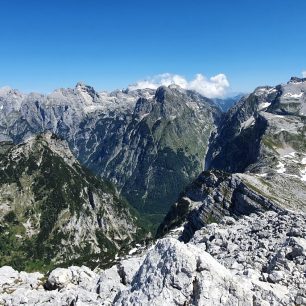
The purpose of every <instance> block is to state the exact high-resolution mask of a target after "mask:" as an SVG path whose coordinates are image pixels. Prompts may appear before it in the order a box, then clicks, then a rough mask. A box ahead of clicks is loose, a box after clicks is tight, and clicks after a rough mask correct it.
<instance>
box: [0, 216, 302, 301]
mask: <svg viewBox="0 0 306 306" xmlns="http://www.w3.org/2000/svg"><path fill="white" fill-rule="evenodd" d="M305 228H306V216H305V215H304V214H296V213H292V212H280V213H276V212H271V211H269V212H265V213H260V214H251V215H250V216H248V217H242V218H240V219H239V220H237V221H235V220H234V219H233V218H231V217H225V218H224V219H223V221H222V223H221V224H216V223H212V224H210V225H209V226H207V227H205V228H202V229H201V230H198V231H197V232H196V233H195V235H194V236H193V238H192V240H191V241H190V242H189V243H187V244H185V243H183V242H180V241H179V240H177V239H174V238H170V237H167V238H163V239H160V240H158V241H157V243H156V244H155V245H154V246H152V247H150V248H149V249H148V250H146V251H145V252H144V253H143V254H142V255H137V256H132V257H130V258H127V259H124V260H121V261H120V262H119V263H118V264H117V265H115V266H113V267H111V268H109V269H107V270H104V271H102V272H100V271H95V272H92V271H90V270H89V269H88V268H86V267H70V268H68V269H56V270H54V271H52V272H51V273H50V275H49V277H48V279H47V281H46V283H45V285H44V287H45V288H46V289H49V290H46V289H43V287H42V286H37V285H36V286H34V287H33V288H28V287H27V289H25V288H24V285H23V284H20V285H19V283H18V282H15V281H14V280H15V279H16V278H18V275H21V273H23V272H21V273H18V272H16V271H14V270H12V269H11V268H8V267H5V268H2V269H0V282H2V283H4V282H6V287H5V289H4V290H3V291H2V293H1V294H0V303H2V304H4V305H19V304H18V303H17V302H16V301H18V302H19V301H20V299H21V298H23V299H24V300H25V299H26V301H25V302H24V303H27V305H76V306H77V305H117V306H119V305H121V306H122V305H203V306H204V305H211V306H214V305H220V306H221V305H222V306H223V305H273V306H278V305H288V306H289V305H306V290H305V288H306V287H305V286H306V277H305V269H306V251H305V250H306V248H305V247H306V245H305V244H306V230H305ZM8 269H10V270H9V274H10V275H11V276H10V281H7V280H6V277H7V276H6V275H7V273H8V272H7V270H8ZM35 277H36V278H39V276H35ZM32 278H33V277H32ZM50 289H52V290H50ZM25 293H26V295H25Z"/></svg>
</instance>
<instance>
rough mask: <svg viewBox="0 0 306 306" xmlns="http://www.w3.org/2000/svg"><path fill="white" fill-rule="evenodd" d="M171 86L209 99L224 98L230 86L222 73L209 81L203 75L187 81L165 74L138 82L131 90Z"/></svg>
mask: <svg viewBox="0 0 306 306" xmlns="http://www.w3.org/2000/svg"><path fill="white" fill-rule="evenodd" d="M171 84H176V85H179V86H180V87H182V88H184V89H192V90H195V91H197V92H199V93H200V94H202V95H203V96H205V97H208V98H217V97H223V96H224V95H225V94H226V91H227V89H228V88H229V86H230V85H229V82H228V80H227V77H226V75H224V74H222V73H221V74H218V75H216V76H213V77H211V78H209V79H208V78H206V77H205V76H204V75H202V74H197V75H196V76H195V78H194V79H192V80H187V79H186V78H184V77H183V76H181V75H178V74H171V73H163V74H158V75H156V76H153V77H149V78H148V79H146V80H143V81H138V82H136V83H135V84H133V85H130V86H129V89H130V90H135V89H144V88H151V89H156V88H158V87H159V86H161V85H165V86H169V85H171Z"/></svg>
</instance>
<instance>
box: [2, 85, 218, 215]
mask: <svg viewBox="0 0 306 306" xmlns="http://www.w3.org/2000/svg"><path fill="white" fill-rule="evenodd" d="M0 108H1V114H0V140H3V141H13V142H14V143H19V142H21V141H23V140H25V139H26V138H27V137H29V136H31V135H34V134H37V133H41V132H43V131H46V130H47V131H51V132H53V133H54V134H56V135H58V136H60V137H61V138H63V139H65V140H67V141H68V143H69V146H70V148H71V150H72V151H73V153H74V155H75V156H76V157H77V158H78V160H79V161H80V162H81V164H82V165H85V166H86V167H87V168H89V169H91V170H92V171H94V172H95V173H96V174H98V175H101V176H102V177H105V178H107V179H109V180H111V181H112V182H113V183H115V184H116V186H117V187H118V188H119V190H120V191H121V192H122V194H123V195H124V196H125V197H126V198H127V199H128V200H129V202H130V203H132V204H133V205H134V206H135V207H137V208H138V209H139V210H141V211H144V212H148V213H151V214H152V213H153V214H159V213H166V212H167V211H168V208H169V206H170V204H172V203H173V202H174V201H175V200H176V198H177V196H178V195H179V192H180V191H181V190H182V189H183V188H184V187H185V186H186V185H187V184H188V183H190V182H191V181H192V180H193V179H194V178H195V177H196V176H197V174H198V173H199V172H200V171H201V170H202V168H203V157H204V155H205V153H206V151H207V144H208V139H209V137H210V134H211V132H212V131H213V130H214V129H215V127H216V124H217V122H218V121H219V118H220V115H221V112H220V110H219V109H218V107H217V106H215V104H214V103H213V102H212V101H211V100H209V99H207V98H204V97H202V96H200V95H199V94H197V93H195V92H192V91H185V90H182V89H180V88H178V87H176V86H170V87H160V88H158V89H157V90H156V91H154V90H150V89H146V90H135V91H128V90H126V91H115V92H112V93H105V92H102V93H98V92H96V91H95V90H94V89H93V88H92V87H90V86H87V85H84V84H82V83H78V84H77V86H76V87H75V88H74V89H59V90H56V91H54V92H53V93H52V94H50V95H41V94H34V93H31V94H28V95H24V94H22V93H19V92H18V91H15V90H12V89H6V90H2V91H1V94H0Z"/></svg>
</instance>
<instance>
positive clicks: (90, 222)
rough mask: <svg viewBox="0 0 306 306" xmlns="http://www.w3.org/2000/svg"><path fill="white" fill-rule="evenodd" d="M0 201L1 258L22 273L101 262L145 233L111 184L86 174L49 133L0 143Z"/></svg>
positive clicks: (110, 258) (142, 236) (68, 152)
mask: <svg viewBox="0 0 306 306" xmlns="http://www.w3.org/2000/svg"><path fill="white" fill-rule="evenodd" d="M0 203H1V206H0V224H1V231H0V244H1V247H0V254H1V256H0V263H1V265H12V266H13V267H15V268H17V269H21V270H22V269H27V270H33V269H34V270H35V269H40V270H47V269H48V268H50V266H51V267H52V265H53V264H60V263H64V264H66V265H67V264H68V263H70V264H71V263H73V262H74V263H86V264H89V265H91V266H96V265H99V264H103V265H107V264H109V263H110V261H111V260H113V259H114V257H115V255H116V253H118V252H120V250H121V249H122V248H124V247H125V248H127V249H128V248H131V246H132V245H133V244H132V245H129V244H130V243H131V242H133V243H136V241H137V240H139V239H142V238H144V237H145V232H144V230H143V229H142V228H141V226H140V223H139V220H138V217H137V216H136V215H135V214H134V212H133V211H132V210H131V209H130V207H129V206H128V204H127V203H126V202H125V201H123V200H121V199H120V197H119V196H118V195H117V193H116V190H115V189H114V188H113V187H112V185H110V184H109V183H107V182H103V181H101V180H99V179H97V178H96V177H94V176H93V175H91V174H89V173H88V172H87V171H85V170H84V169H83V168H82V167H81V166H80V164H79V162H78V161H77V160H76V159H75V157H74V156H73V155H72V153H71V152H70V150H69V148H68V145H67V143H66V142H64V141H61V140H60V139H58V138H57V137H56V136H55V135H53V134H51V133H47V134H44V135H40V136H35V137H33V138H30V139H28V141H26V142H25V143H22V144H20V145H15V146H12V145H11V146H9V145H8V144H6V145H5V146H4V147H3V152H2V153H1V154H0ZM97 261H99V263H97Z"/></svg>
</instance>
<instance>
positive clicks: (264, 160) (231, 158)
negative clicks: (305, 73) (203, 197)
mask: <svg viewBox="0 0 306 306" xmlns="http://www.w3.org/2000/svg"><path fill="white" fill-rule="evenodd" d="M305 91H306V80H305V79H298V78H292V79H291V80H290V81H289V82H288V83H287V84H284V85H279V86H276V87H259V88H257V89H256V90H255V91H254V92H253V93H252V94H250V95H249V96H248V97H244V98H242V99H241V101H240V102H239V103H238V104H236V105H235V106H234V107H233V108H231V109H230V110H229V111H228V112H227V114H226V115H225V117H224V119H223V121H222V123H221V124H220V126H219V128H218V131H217V133H216V135H215V136H214V137H213V139H212V140H211V145H210V147H209V152H208V154H207V158H206V168H207V169H220V170H224V171H227V172H244V171H247V170H251V171H252V172H255V170H256V171H257V172H259V170H260V169H262V170H264V166H266V167H275V166H277V162H278V161H279V160H280V159H281V158H282V157H285V156H286V155H288V154H294V153H296V154H300V155H304V154H305V153H306V152H305V149H306V143H305V136H304V133H305V116H304V113H305V108H306V94H305ZM292 157H293V156H292ZM284 172H285V171H284ZM300 177H301V176H300Z"/></svg>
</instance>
